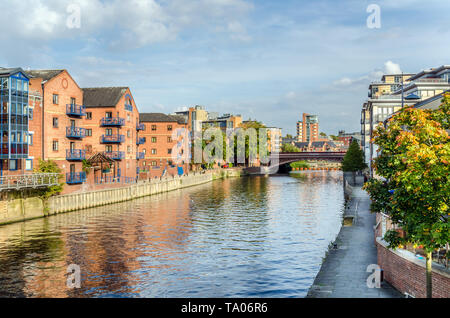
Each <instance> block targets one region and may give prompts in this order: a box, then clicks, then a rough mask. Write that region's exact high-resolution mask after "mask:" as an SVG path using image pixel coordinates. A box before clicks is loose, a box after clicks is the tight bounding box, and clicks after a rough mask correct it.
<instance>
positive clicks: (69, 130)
mask: <svg viewBox="0 0 450 318" xmlns="http://www.w3.org/2000/svg"><path fill="white" fill-rule="evenodd" d="M66 137H67V138H76V139H81V138H84V137H86V129H85V128H81V127H75V126H70V127H66Z"/></svg>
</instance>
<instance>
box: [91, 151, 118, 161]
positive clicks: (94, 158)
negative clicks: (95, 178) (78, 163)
mask: <svg viewBox="0 0 450 318" xmlns="http://www.w3.org/2000/svg"><path fill="white" fill-rule="evenodd" d="M114 161H115V160H113V159H111V158H110V157H108V156H105V154H104V153H103V152H97V153H96V154H94V155H92V156H91V157H90V158H89V159H87V162H89V163H91V164H92V163H105V162H114Z"/></svg>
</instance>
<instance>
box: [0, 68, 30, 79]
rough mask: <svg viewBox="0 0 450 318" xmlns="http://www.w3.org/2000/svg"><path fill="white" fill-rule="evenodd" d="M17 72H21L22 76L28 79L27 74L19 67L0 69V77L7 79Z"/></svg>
mask: <svg viewBox="0 0 450 318" xmlns="http://www.w3.org/2000/svg"><path fill="white" fill-rule="evenodd" d="M18 72H22V74H24V75H25V76H26V77H29V76H28V74H27V73H26V72H25V71H24V70H23V69H22V68H20V67H14V68H5V67H0V77H9V76H11V75H13V74H16V73H18Z"/></svg>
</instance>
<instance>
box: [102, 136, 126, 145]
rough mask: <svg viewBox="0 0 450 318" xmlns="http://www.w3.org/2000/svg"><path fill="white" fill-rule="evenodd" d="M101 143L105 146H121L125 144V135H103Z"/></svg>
mask: <svg viewBox="0 0 450 318" xmlns="http://www.w3.org/2000/svg"><path fill="white" fill-rule="evenodd" d="M100 142H101V143H103V144H120V143H122V142H125V135H102V136H101V138H100Z"/></svg>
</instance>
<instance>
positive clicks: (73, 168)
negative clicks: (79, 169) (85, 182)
mask: <svg viewBox="0 0 450 318" xmlns="http://www.w3.org/2000/svg"><path fill="white" fill-rule="evenodd" d="M70 174H71V175H74V174H75V164H73V163H72V164H71V165H70Z"/></svg>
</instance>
